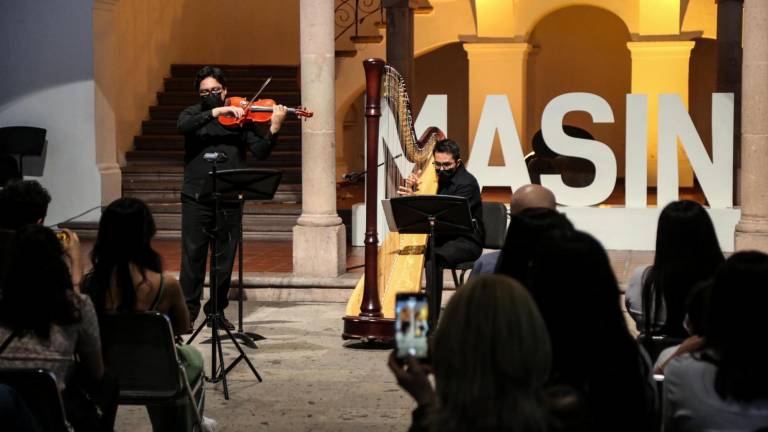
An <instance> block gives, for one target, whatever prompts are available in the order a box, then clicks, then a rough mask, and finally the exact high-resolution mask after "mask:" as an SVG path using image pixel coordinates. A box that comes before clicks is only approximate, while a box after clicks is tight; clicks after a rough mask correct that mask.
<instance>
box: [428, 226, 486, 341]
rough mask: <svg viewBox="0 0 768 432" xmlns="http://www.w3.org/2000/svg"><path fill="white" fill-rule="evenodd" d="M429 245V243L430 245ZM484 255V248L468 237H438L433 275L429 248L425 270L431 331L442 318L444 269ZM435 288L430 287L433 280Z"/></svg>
mask: <svg viewBox="0 0 768 432" xmlns="http://www.w3.org/2000/svg"><path fill="white" fill-rule="evenodd" d="M428 244H429V243H428ZM482 253H483V248H482V247H481V246H480V245H479V244H477V243H475V242H474V241H472V240H470V239H468V238H466V237H454V236H450V237H449V236H443V237H442V239H441V238H440V236H438V237H437V238H436V239H435V261H436V262H437V272H436V274H434V275H433V273H432V272H433V266H432V261H431V258H430V257H431V255H430V253H429V247H427V254H426V260H425V261H424V269H425V271H426V275H427V298H428V301H429V323H430V329H431V330H430V331H434V330H435V326H436V325H437V320H438V318H439V316H440V304H441V302H442V300H443V269H445V268H450V267H453V266H455V265H457V264H460V263H463V262H468V261H474V260H476V259H478V258H479V257H480V255H481V254H482ZM433 276H434V286H430V281H431V280H433V279H432V277H433Z"/></svg>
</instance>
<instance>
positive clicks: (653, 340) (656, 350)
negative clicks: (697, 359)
mask: <svg viewBox="0 0 768 432" xmlns="http://www.w3.org/2000/svg"><path fill="white" fill-rule="evenodd" d="M684 340H685V339H684V338H681V337H674V336H667V335H654V336H648V335H646V334H644V333H641V334H640V336H638V337H637V341H638V342H639V343H640V345H642V347H643V348H645V351H646V352H647V353H648V357H650V358H651V363H656V360H657V359H658V358H659V355H661V352H662V351H664V350H665V349H667V348H669V347H673V346H675V345H680V344H681V343H683V341H684Z"/></svg>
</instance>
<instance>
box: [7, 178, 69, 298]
mask: <svg viewBox="0 0 768 432" xmlns="http://www.w3.org/2000/svg"><path fill="white" fill-rule="evenodd" d="M50 203H51V195H50V194H49V193H48V191H47V190H46V189H45V188H44V187H43V186H42V185H41V184H40V183H38V182H37V181H35V180H20V181H10V182H9V183H8V184H7V185H6V186H5V187H4V188H2V189H0V209H3V211H2V212H0V229H7V230H17V229H19V228H21V227H23V226H24V225H30V224H38V225H42V224H43V222H45V216H46V215H47V214H48V204H50ZM62 233H63V234H62V235H61V242H62V245H63V246H64V252H65V259H66V261H67V265H69V270H70V273H71V274H72V284H73V287H74V289H75V291H78V292H79V290H80V279H81V277H82V274H83V270H82V264H81V258H80V239H79V238H78V237H77V234H75V233H74V232H72V231H70V230H68V229H64V230H62Z"/></svg>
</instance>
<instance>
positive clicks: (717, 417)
mask: <svg viewBox="0 0 768 432" xmlns="http://www.w3.org/2000/svg"><path fill="white" fill-rule="evenodd" d="M766 280H768V255H766V254H764V253H761V252H738V253H736V254H734V255H732V256H731V257H730V258H728V259H727V260H726V261H725V263H724V264H723V265H722V267H721V268H720V269H719V270H718V272H717V274H716V275H715V282H714V286H713V288H712V293H711V301H710V309H709V314H708V315H707V318H706V320H707V325H706V326H705V331H704V343H703V346H702V347H701V349H699V350H697V351H694V352H692V353H688V354H684V355H680V356H677V357H675V358H674V359H672V361H670V362H669V364H668V365H667V367H666V370H665V372H666V374H665V379H664V430H665V431H667V432H669V431H701V430H729V431H755V430H759V429H763V428H766V427H768V368H766V365H767V364H768V350H766V349H765V342H764V341H765V334H766V332H768V321H766V315H765V310H764V309H765V305H766V303H768V290H766V289H765V281H766Z"/></svg>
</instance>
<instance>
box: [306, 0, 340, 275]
mask: <svg viewBox="0 0 768 432" xmlns="http://www.w3.org/2000/svg"><path fill="white" fill-rule="evenodd" d="M333 11H334V2H333V0H301V4H300V11H299V13H300V23H301V36H300V43H301V99H302V105H305V106H308V107H311V108H312V110H313V111H314V112H315V116H314V117H313V118H311V119H309V120H308V121H306V122H303V123H302V130H301V183H302V209H301V216H300V217H299V220H298V222H297V223H298V224H297V225H296V226H295V227H294V228H293V272H294V273H295V274H296V275H299V276H326V277H335V276H338V275H340V274H342V273H344V271H345V270H346V232H345V230H344V225H343V224H342V223H341V218H339V215H338V214H337V213H336V181H335V174H336V148H335V145H336V144H335V117H334V115H335V114H334V113H335V112H336V98H335V90H334V79H335V62H336V59H335V53H334V34H333V30H334V15H333V13H334V12H333Z"/></svg>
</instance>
